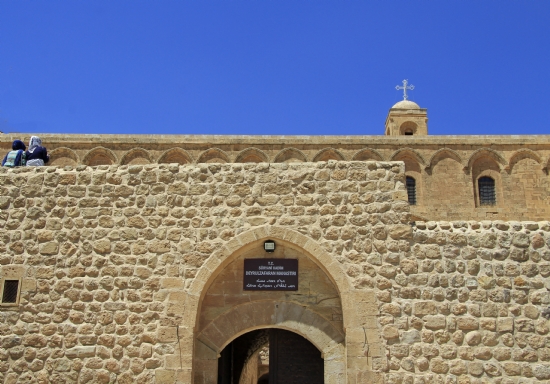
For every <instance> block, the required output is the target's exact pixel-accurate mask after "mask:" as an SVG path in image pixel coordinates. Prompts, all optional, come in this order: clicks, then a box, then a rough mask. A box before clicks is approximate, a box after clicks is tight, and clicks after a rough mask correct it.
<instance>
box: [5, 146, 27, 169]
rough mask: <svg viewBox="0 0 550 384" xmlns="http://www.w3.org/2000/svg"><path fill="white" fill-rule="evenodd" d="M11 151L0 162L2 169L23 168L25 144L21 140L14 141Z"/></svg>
mask: <svg viewBox="0 0 550 384" xmlns="http://www.w3.org/2000/svg"><path fill="white" fill-rule="evenodd" d="M11 148H12V150H11V151H9V152H8V153H7V155H6V156H5V157H4V160H2V167H20V166H25V157H26V156H25V149H26V148H25V144H24V143H23V142H22V141H21V140H14V142H13V143H12V145H11Z"/></svg>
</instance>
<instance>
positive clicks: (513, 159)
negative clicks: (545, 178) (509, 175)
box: [505, 148, 544, 172]
mask: <svg viewBox="0 0 550 384" xmlns="http://www.w3.org/2000/svg"><path fill="white" fill-rule="evenodd" d="M525 158H530V159H533V160H535V161H536V162H537V163H539V164H540V165H543V164H544V163H543V161H542V158H541V157H540V156H539V155H538V153H536V152H535V151H533V150H532V149H529V148H522V149H518V150H517V151H516V152H514V153H513V154H512V156H510V160H509V161H508V165H507V166H506V168H505V169H506V171H508V172H510V171H512V168H514V165H516V163H517V162H518V161H520V160H522V159H525Z"/></svg>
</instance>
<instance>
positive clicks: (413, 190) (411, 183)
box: [406, 176, 416, 205]
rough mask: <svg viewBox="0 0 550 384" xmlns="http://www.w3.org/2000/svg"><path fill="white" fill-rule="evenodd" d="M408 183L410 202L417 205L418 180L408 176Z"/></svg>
mask: <svg viewBox="0 0 550 384" xmlns="http://www.w3.org/2000/svg"><path fill="white" fill-rule="evenodd" d="M406 184H407V195H408V197H409V204H410V205H416V180H415V179H414V178H412V177H410V176H407V181H406Z"/></svg>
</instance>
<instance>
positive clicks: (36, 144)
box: [29, 136, 42, 153]
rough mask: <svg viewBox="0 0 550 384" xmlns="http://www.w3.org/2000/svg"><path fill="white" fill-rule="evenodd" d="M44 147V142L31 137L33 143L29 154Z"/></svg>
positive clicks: (30, 144)
mask: <svg viewBox="0 0 550 384" xmlns="http://www.w3.org/2000/svg"><path fill="white" fill-rule="evenodd" d="M41 146H42V140H40V137H38V136H31V141H29V152H30V153H32V152H33V151H34V149H35V148H38V147H41Z"/></svg>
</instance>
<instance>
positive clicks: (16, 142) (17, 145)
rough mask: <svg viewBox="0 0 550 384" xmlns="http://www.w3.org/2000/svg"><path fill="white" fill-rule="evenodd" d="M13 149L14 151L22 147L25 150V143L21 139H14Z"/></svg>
mask: <svg viewBox="0 0 550 384" xmlns="http://www.w3.org/2000/svg"><path fill="white" fill-rule="evenodd" d="M11 149H13V150H14V151H17V150H19V149H22V150H23V151H24V150H25V149H26V147H25V143H23V142H22V141H21V140H14V141H13V144H12V145H11Z"/></svg>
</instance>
